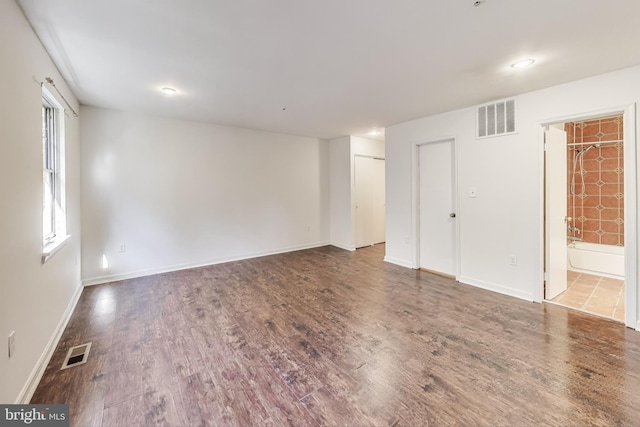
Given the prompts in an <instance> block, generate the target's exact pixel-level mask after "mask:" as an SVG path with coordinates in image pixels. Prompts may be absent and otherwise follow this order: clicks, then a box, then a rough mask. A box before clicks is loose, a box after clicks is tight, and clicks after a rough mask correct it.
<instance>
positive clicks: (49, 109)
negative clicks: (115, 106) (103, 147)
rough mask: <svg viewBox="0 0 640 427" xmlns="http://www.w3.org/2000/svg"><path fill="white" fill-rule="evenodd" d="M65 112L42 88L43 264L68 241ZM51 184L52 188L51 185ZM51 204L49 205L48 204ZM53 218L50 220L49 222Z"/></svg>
mask: <svg viewBox="0 0 640 427" xmlns="http://www.w3.org/2000/svg"><path fill="white" fill-rule="evenodd" d="M64 142H65V139H64V108H63V107H62V105H61V104H60V103H59V102H58V101H57V100H56V98H55V97H54V96H53V95H52V94H51V92H49V91H48V90H47V89H46V88H45V87H43V88H42V191H43V194H42V215H43V216H42V247H43V250H42V262H43V263H44V262H46V261H47V260H48V259H49V258H50V257H51V256H52V255H53V254H54V253H55V252H57V251H58V250H59V249H60V248H61V247H62V246H63V244H64V243H65V242H66V241H67V239H68V238H69V236H68V235H67V218H66V202H65V185H64V183H65V161H64V160H65V156H64V153H65V149H64V147H65V144H64ZM49 183H50V185H49ZM47 201H49V203H47ZM48 218H50V219H48Z"/></svg>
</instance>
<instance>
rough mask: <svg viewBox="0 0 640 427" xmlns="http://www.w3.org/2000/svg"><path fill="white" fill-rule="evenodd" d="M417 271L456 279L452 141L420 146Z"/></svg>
mask: <svg viewBox="0 0 640 427" xmlns="http://www.w3.org/2000/svg"><path fill="white" fill-rule="evenodd" d="M418 152H419V160H418V171H419V185H418V186H419V197H420V204H419V209H420V215H419V221H420V225H419V228H420V268H424V269H427V270H430V271H435V272H439V273H444V274H447V275H451V276H455V259H456V256H455V244H454V241H455V222H456V218H455V212H456V206H455V200H456V199H455V163H454V160H455V157H454V141H453V140H447V141H441V142H434V143H429V144H424V145H420V146H419V148H418Z"/></svg>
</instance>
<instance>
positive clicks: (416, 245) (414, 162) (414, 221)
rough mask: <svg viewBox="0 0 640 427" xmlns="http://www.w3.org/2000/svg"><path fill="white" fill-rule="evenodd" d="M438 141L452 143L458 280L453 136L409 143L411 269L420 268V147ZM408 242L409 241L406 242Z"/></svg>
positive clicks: (457, 230) (457, 259) (455, 144)
mask: <svg viewBox="0 0 640 427" xmlns="http://www.w3.org/2000/svg"><path fill="white" fill-rule="evenodd" d="M439 142H451V143H452V144H453V159H452V160H453V182H452V183H451V187H452V191H453V195H452V200H453V203H454V208H455V212H456V221H455V225H454V228H453V229H454V232H453V234H454V236H453V252H454V255H453V271H454V275H455V278H456V280H460V221H461V219H460V218H461V215H460V200H459V194H460V192H459V191H458V182H459V179H458V155H459V150H458V140H457V138H456V137H455V136H447V137H442V138H437V139H430V140H427V141H420V142H416V143H414V144H412V145H411V182H412V189H411V193H412V197H411V205H412V206H411V212H412V215H411V234H412V236H413V239H412V240H413V242H412V243H413V266H412V268H413V269H416V270H417V269H419V268H420V151H419V150H420V147H421V146H423V145H428V144H436V143H439ZM406 243H410V242H408V241H407V242H406Z"/></svg>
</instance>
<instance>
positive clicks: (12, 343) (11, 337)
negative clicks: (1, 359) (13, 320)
mask: <svg viewBox="0 0 640 427" xmlns="http://www.w3.org/2000/svg"><path fill="white" fill-rule="evenodd" d="M15 353H16V331H11V333H10V334H9V358H11V356H13V355H14V354H15Z"/></svg>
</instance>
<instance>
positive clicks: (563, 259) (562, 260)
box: [544, 127, 567, 300]
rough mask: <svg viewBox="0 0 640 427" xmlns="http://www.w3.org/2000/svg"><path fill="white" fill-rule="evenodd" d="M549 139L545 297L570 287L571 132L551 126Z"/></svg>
mask: <svg viewBox="0 0 640 427" xmlns="http://www.w3.org/2000/svg"><path fill="white" fill-rule="evenodd" d="M544 141H545V229H546V236H545V241H546V246H545V249H546V250H545V261H546V262H545V266H546V286H545V295H544V298H545V299H547V300H550V299H553V298H555V297H556V296H558V295H560V294H561V293H562V292H564V291H566V290H567V133H566V132H565V131H562V130H560V129H557V128H553V127H550V128H549V129H548V130H546V131H545V133H544Z"/></svg>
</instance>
